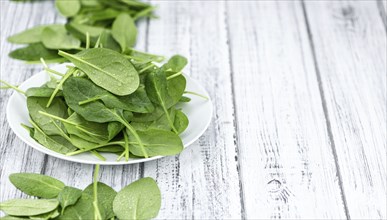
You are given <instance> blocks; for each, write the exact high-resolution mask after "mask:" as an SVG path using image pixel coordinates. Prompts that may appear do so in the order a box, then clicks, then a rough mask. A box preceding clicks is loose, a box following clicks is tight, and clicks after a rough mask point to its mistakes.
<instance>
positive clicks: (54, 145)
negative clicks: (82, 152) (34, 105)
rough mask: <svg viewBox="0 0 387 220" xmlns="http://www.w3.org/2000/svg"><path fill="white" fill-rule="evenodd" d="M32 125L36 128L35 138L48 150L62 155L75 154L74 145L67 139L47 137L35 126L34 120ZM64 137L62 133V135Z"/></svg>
mask: <svg viewBox="0 0 387 220" xmlns="http://www.w3.org/2000/svg"><path fill="white" fill-rule="evenodd" d="M30 122H31V124H32V125H33V127H34V136H33V138H34V139H35V140H36V141H37V142H39V143H40V144H42V145H43V146H45V147H46V148H48V149H50V150H53V151H55V152H58V153H61V154H66V153H70V152H73V151H74V150H76V148H75V147H74V145H72V143H70V142H69V141H68V140H66V138H64V137H62V136H59V135H51V136H49V135H47V134H45V133H44V132H43V131H42V130H41V129H40V128H39V127H38V125H37V124H35V123H34V122H33V121H32V120H31V121H30ZM60 135H62V133H61V134H60Z"/></svg>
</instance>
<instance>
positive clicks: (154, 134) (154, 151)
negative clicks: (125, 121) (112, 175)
mask: <svg viewBox="0 0 387 220" xmlns="http://www.w3.org/2000/svg"><path fill="white" fill-rule="evenodd" d="M137 134H138V136H139V137H140V139H141V141H142V143H143V144H144V146H145V151H146V152H147V153H148V155H149V156H160V155H161V156H168V155H175V154H178V153H180V152H181V151H182V150H183V148H184V147H183V143H182V141H181V139H180V137H179V136H178V135H177V134H175V133H173V132H171V131H165V130H156V129H148V130H146V131H137ZM128 135H129V143H130V152H131V153H132V154H134V155H136V156H144V154H143V151H142V149H141V148H140V147H139V145H138V143H137V140H136V139H135V138H134V137H133V135H132V134H131V133H129V132H128Z"/></svg>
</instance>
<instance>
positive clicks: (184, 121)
mask: <svg viewBox="0 0 387 220" xmlns="http://www.w3.org/2000/svg"><path fill="white" fill-rule="evenodd" d="M188 124H189V120H188V117H187V116H186V115H185V114H184V113H183V112H182V111H181V110H176V115H175V121H174V125H175V128H176V130H177V132H178V133H179V134H181V133H183V131H185V129H187V127H188Z"/></svg>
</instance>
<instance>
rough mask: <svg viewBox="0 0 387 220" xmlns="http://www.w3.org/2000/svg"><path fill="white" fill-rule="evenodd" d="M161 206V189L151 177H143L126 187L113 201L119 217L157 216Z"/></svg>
mask: <svg viewBox="0 0 387 220" xmlns="http://www.w3.org/2000/svg"><path fill="white" fill-rule="evenodd" d="M160 207H161V194H160V189H159V187H158V186H157V183H156V182H155V181H154V180H153V179H152V178H150V177H146V178H142V179H140V180H137V181H135V182H133V183H131V184H130V185H128V186H126V187H124V188H123V189H122V190H121V191H119V192H118V193H117V196H116V197H115V199H114V201H113V210H114V213H115V215H116V216H117V218H119V219H151V218H155V217H156V216H157V214H158V213H159V210H160Z"/></svg>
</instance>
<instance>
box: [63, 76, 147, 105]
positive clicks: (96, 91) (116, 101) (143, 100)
mask: <svg viewBox="0 0 387 220" xmlns="http://www.w3.org/2000/svg"><path fill="white" fill-rule="evenodd" d="M75 81H76V82H75ZM70 83H71V84H74V85H73V87H74V86H77V87H79V91H82V90H83V91H85V90H87V92H86V93H85V94H83V95H84V96H87V98H85V99H84V100H81V101H79V103H78V104H80V105H83V104H86V103H89V102H94V101H97V100H101V101H102V102H103V103H104V104H105V105H106V107H108V108H119V109H124V110H128V111H133V112H141V113H147V112H152V111H153V110H154V107H153V105H152V102H151V101H150V100H149V98H148V96H147V94H146V91H145V89H144V87H143V86H140V87H139V88H138V89H137V90H136V91H135V92H134V93H132V94H130V95H126V96H115V95H113V94H111V93H109V92H108V91H106V90H104V89H102V88H101V87H98V86H96V85H95V84H94V83H93V82H91V81H90V80H88V79H84V78H73V79H71V81H70ZM79 95H81V94H79Z"/></svg>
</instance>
